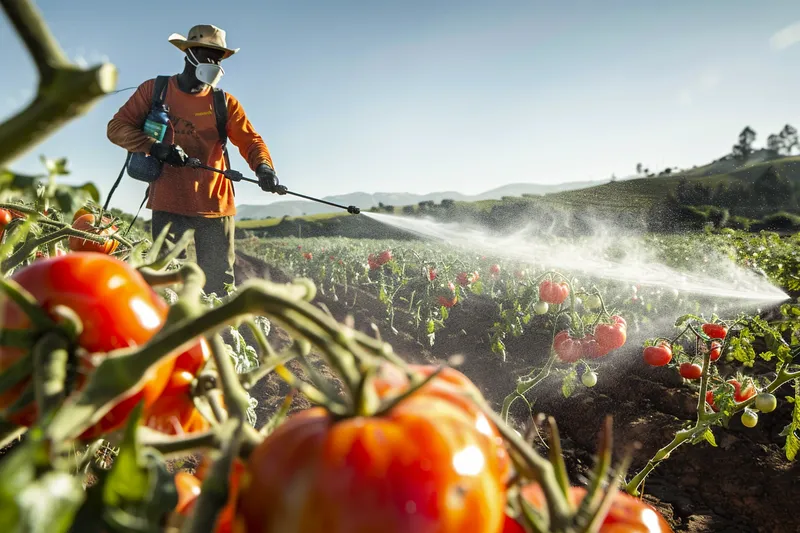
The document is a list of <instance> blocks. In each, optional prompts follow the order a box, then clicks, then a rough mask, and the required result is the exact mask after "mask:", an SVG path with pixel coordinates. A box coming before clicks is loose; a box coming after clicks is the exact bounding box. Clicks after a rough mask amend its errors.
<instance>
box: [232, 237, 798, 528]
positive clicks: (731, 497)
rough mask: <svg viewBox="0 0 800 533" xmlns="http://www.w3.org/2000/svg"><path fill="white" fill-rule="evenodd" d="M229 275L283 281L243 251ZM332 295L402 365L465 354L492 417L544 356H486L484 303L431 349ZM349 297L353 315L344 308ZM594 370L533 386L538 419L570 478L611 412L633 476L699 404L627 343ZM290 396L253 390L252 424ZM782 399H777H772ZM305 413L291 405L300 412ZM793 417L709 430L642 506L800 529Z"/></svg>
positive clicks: (534, 349) (656, 481)
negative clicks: (788, 452)
mask: <svg viewBox="0 0 800 533" xmlns="http://www.w3.org/2000/svg"><path fill="white" fill-rule="evenodd" d="M236 268H237V271H236V278H237V282H241V281H242V280H244V279H247V278H250V277H259V278H266V279H272V280H273V281H277V282H286V281H289V280H290V278H289V277H288V276H286V275H285V274H283V273H281V272H279V271H276V270H273V269H270V268H269V266H268V265H266V264H265V263H263V262H262V261H260V260H258V259H256V258H253V257H249V256H246V255H244V254H241V253H240V254H238V255H237V263H236ZM356 296H357V298H356ZM339 297H340V299H339V300H338V301H333V300H332V299H330V298H326V297H325V296H324V295H318V297H317V299H316V302H317V303H320V304H324V305H325V306H326V307H327V308H328V309H329V310H330V311H331V313H332V314H333V315H334V317H336V318H337V319H338V320H344V319H345V317H346V316H348V315H352V316H353V317H354V319H355V324H356V327H358V328H359V329H361V330H362V331H367V332H370V331H371V329H370V323H371V322H375V323H376V324H378V325H379V326H381V328H380V329H381V332H382V335H383V336H384V339H385V340H386V341H388V342H389V343H390V344H392V346H393V348H394V350H395V351H396V352H397V353H398V354H400V355H401V356H402V357H404V358H405V359H407V360H409V361H415V362H434V361H446V360H449V359H450V358H451V356H454V355H459V356H461V358H463V364H462V365H461V366H459V370H461V371H462V372H464V373H465V374H466V375H467V376H469V377H470V378H471V379H472V380H473V381H474V382H475V383H476V384H477V385H478V386H479V387H480V388H481V390H482V391H483V393H484V394H485V395H486V397H487V399H488V400H489V401H490V402H492V404H493V405H494V407H495V408H496V409H498V410H499V409H500V406H501V404H502V401H503V398H504V397H505V396H506V395H507V394H508V393H509V392H510V391H511V390H512V388H513V386H514V380H515V377H516V376H518V375H522V374H524V373H526V372H527V371H528V370H529V369H530V367H532V366H534V365H536V364H538V363H540V362H541V361H542V360H543V357H545V354H546V352H547V350H548V349H549V338H547V337H542V336H541V335H539V336H537V335H535V334H526V335H523V336H521V337H519V338H516V339H512V340H511V341H510V342H509V343H508V344H507V346H508V352H509V357H508V360H507V362H505V363H503V362H502V361H501V360H500V358H499V357H498V356H497V355H494V354H492V353H491V352H490V350H489V345H488V335H487V334H486V332H487V330H488V328H489V327H490V326H491V321H492V314H491V309H490V308H489V306H490V304H488V303H485V302H481V301H480V300H479V299H473V300H471V301H469V302H465V303H463V304H461V305H459V306H457V307H455V308H453V310H452V312H451V321H450V322H449V323H448V327H447V329H446V330H445V331H443V332H441V333H440V334H439V336H438V337H437V339H436V343H435V344H434V346H433V347H429V346H426V345H425V344H422V343H420V342H419V341H418V339H416V338H414V336H413V335H411V334H409V333H408V331H410V329H409V328H405V327H404V326H403V317H402V314H401V315H400V316H399V317H398V318H397V319H396V323H395V326H396V327H397V329H398V330H399V333H398V334H397V335H394V334H392V333H391V332H390V331H389V330H388V328H385V327H382V326H383V322H382V317H383V316H384V314H385V312H384V308H383V305H382V304H381V303H380V302H378V301H377V299H376V298H374V297H373V296H371V295H370V294H367V293H365V292H363V291H359V290H358V289H355V290H354V289H352V288H351V292H350V293H349V294H348V295H347V296H346V297H342V294H341V293H340V295H339ZM354 299H356V301H357V305H356V306H352V305H350V302H352V301H353V300H354ZM404 330H405V331H404ZM534 330H535V328H534ZM270 337H271V341H272V342H273V343H278V344H282V343H289V342H291V341H290V338H289V336H288V335H287V334H286V332H285V331H282V330H281V329H280V328H279V327H276V326H275V325H273V333H271V334H270ZM599 373H600V380H599V382H598V384H597V385H596V386H595V387H594V388H592V389H586V388H584V387H578V390H577V391H576V392H575V394H574V395H573V396H571V397H570V398H568V399H565V398H564V397H563V396H561V391H560V386H561V385H560V381H559V380H558V378H556V379H551V380H549V381H545V382H544V383H543V384H542V385H540V387H539V388H538V389H537V391H538V394H537V396H536V403H535V407H534V410H535V412H537V413H538V412H543V413H547V414H552V415H553V416H555V418H556V420H557V421H558V424H559V428H560V430H561V434H562V437H563V439H564V450H565V455H566V459H567V462H568V466H569V468H570V469H571V472H570V475H571V476H572V479H573V480H575V481H577V480H579V479H580V476H583V475H585V474H586V473H587V470H588V469H589V468H591V466H592V455H593V452H594V450H595V449H596V442H597V432H598V430H599V427H600V424H601V421H602V420H603V418H604V416H605V415H606V414H609V413H610V414H613V415H614V432H615V448H616V450H617V455H616V457H617V458H619V457H620V455H621V453H622V444H623V443H624V442H626V441H628V442H629V441H632V440H637V441H639V442H640V443H641V444H642V449H641V450H640V452H639V453H638V454H637V455H636V457H635V460H634V464H633V465H632V468H631V472H636V471H639V470H640V469H641V468H642V467H643V466H644V464H645V463H646V462H647V460H648V458H650V457H652V455H653V454H654V453H655V452H656V451H657V450H658V449H659V448H661V447H662V446H664V445H665V444H667V443H668V442H669V441H670V440H671V439H672V437H673V436H674V433H675V431H676V430H678V429H680V427H681V425H682V424H683V423H685V422H688V421H690V420H692V419H693V413H694V410H695V406H696V401H697V400H696V398H695V397H694V396H692V395H691V394H690V392H689V391H688V390H687V389H686V388H685V387H683V386H682V385H681V382H680V380H679V379H678V378H677V376H675V374H674V373H671V372H662V371H659V369H653V368H651V367H648V366H647V365H645V364H644V363H643V362H642V361H641V357H640V351H639V349H638V348H637V344H636V342H635V341H634V340H631V341H629V343H628V345H627V346H626V347H624V348H623V349H621V350H619V351H618V353H615V354H614V355H613V356H609V359H608V361H607V362H605V363H604V364H603V366H602V367H601V369H600V372H599ZM286 392H287V389H286V387H285V386H284V385H282V383H281V382H279V380H277V379H276V378H274V377H271V378H268V379H265V380H263V381H262V382H261V383H259V385H258V386H257V387H256V388H255V389H254V390H253V394H254V395H255V397H256V398H257V399H258V400H259V402H260V403H262V404H263V405H261V406H260V410H259V415H260V416H259V417H260V418H261V417H262V416H265V415H266V414H267V413H268V412H270V411H271V409H272V408H273V406H274V405H276V404H277V402H279V401H280V399H282V398H283V396H284V395H285V394H286ZM782 392H784V391H783V390H780V391H778V395H779V396H780V395H781V393H782ZM788 393H789V391H788V390H787V392H786V394H788ZM784 395H785V394H784ZM303 406H304V405H302V404H298V405H296V408H302V407H303ZM512 415H513V416H514V417H515V418H516V419H517V420H526V419H527V418H528V416H529V413H528V410H527V408H525V407H524V404H522V402H517V405H516V408H515V409H513V411H512ZM789 417H790V411H789V406H788V405H787V404H786V402H781V407H780V408H779V409H778V410H777V411H776V412H774V413H772V414H770V415H765V416H762V417H761V420H760V421H759V424H758V426H757V427H756V428H754V429H746V428H744V427H743V426H742V425H741V423H740V422H739V421H738V420H736V421H733V422H732V423H731V425H730V428H728V429H727V430H725V429H722V428H716V429H715V430H714V434H715V436H716V439H717V444H718V447H717V448H713V447H711V446H709V445H707V444H700V445H697V446H691V445H688V444H687V445H684V446H682V447H681V448H679V449H678V450H676V451H675V452H673V457H672V458H671V459H669V460H667V461H665V462H664V463H662V465H661V466H659V467H658V468H657V469H656V470H655V471H654V472H653V473H652V474H651V475H650V476H649V478H648V480H647V483H646V486H645V491H646V493H647V494H646V496H645V498H646V500H647V501H649V502H651V503H653V504H654V505H655V506H656V507H657V508H658V509H659V510H660V511H661V512H662V513H663V514H664V516H665V517H666V518H667V519H668V520H669V521H670V523H671V524H672V526H673V527H674V529H675V531H681V532H692V533H699V532H711V531H715V532H716V531H719V532H730V533H735V532H748V533H784V532H786V533H797V532H800V506H798V505H797V503H798V502H800V466H798V464H797V462H795V463H788V462H787V461H786V459H785V457H784V456H783V450H782V446H783V438H782V437H780V436H779V433H780V432H781V430H782V429H783V426H784V425H785V424H786V423H787V422H788V420H789V419H790V418H789ZM259 422H261V420H259Z"/></svg>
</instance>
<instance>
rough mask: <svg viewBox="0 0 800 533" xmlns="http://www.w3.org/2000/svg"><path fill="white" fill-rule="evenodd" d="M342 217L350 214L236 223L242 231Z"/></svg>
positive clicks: (327, 214)
mask: <svg viewBox="0 0 800 533" xmlns="http://www.w3.org/2000/svg"><path fill="white" fill-rule="evenodd" d="M342 216H349V214H348V213H344V214H343V213H342V212H341V211H337V212H334V213H320V214H318V215H308V216H304V217H303V216H301V217H281V218H277V217H276V218H267V219H264V220H242V221H237V222H236V227H237V228H242V229H265V228H272V227H275V226H277V225H278V224H280V223H282V222H295V223H296V222H299V221H304V222H322V221H325V220H329V219H331V218H338V217H342Z"/></svg>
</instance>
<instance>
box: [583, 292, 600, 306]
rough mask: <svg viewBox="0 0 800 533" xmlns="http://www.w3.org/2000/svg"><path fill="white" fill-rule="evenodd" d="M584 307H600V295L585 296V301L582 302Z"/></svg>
mask: <svg viewBox="0 0 800 533" xmlns="http://www.w3.org/2000/svg"><path fill="white" fill-rule="evenodd" d="M584 305H585V306H586V309H600V306H601V305H603V302H602V300H600V296H598V295H597V294H591V295H589V297H588V298H586V303H585V304H584Z"/></svg>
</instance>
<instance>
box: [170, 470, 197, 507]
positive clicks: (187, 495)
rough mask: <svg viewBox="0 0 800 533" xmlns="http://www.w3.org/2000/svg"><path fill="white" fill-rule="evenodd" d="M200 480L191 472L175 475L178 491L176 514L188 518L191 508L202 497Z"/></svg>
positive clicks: (181, 472)
mask: <svg viewBox="0 0 800 533" xmlns="http://www.w3.org/2000/svg"><path fill="white" fill-rule="evenodd" d="M200 484H201V482H200V480H199V479H197V478H196V477H195V476H193V475H192V474H190V473H189V472H184V471H179V472H176V473H175V488H176V490H177V491H178V505H176V506H175V512H176V513H178V514H182V515H184V516H188V515H189V514H191V513H190V512H189V509H190V506H192V505H193V504H194V501H195V500H196V499H197V497H198V496H199V495H200Z"/></svg>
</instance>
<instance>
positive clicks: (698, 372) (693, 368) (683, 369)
mask: <svg viewBox="0 0 800 533" xmlns="http://www.w3.org/2000/svg"><path fill="white" fill-rule="evenodd" d="M678 372H679V373H680V375H681V377H682V378H685V379H700V378H701V377H702V376H703V367H702V366H700V365H698V364H696V363H681V366H680V367H679V368H678Z"/></svg>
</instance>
